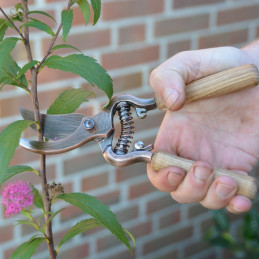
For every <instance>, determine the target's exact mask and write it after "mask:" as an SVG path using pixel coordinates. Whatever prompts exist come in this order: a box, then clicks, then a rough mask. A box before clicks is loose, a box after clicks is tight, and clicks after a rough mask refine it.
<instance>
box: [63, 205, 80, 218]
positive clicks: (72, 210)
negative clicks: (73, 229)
mask: <svg viewBox="0 0 259 259" xmlns="http://www.w3.org/2000/svg"><path fill="white" fill-rule="evenodd" d="M83 214H84V213H83V211H82V210H81V209H79V208H77V207H75V206H67V207H66V208H65V209H64V210H62V211H61V212H60V214H59V215H60V220H61V221H66V220H70V219H74V218H76V217H79V216H81V215H83Z"/></svg>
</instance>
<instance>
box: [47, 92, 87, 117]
mask: <svg viewBox="0 0 259 259" xmlns="http://www.w3.org/2000/svg"><path fill="white" fill-rule="evenodd" d="M90 94H91V92H89V91H87V90H84V89H70V90H66V91H64V92H62V93H61V94H60V95H59V97H58V98H57V99H56V100H55V102H54V103H52V104H51V106H50V107H49V109H48V111H47V114H66V113H73V112H75V111H76V109H77V108H78V107H79V106H80V105H81V104H82V103H84V102H86V101H87V100H86V98H87V97H88V96H89V95H90Z"/></svg>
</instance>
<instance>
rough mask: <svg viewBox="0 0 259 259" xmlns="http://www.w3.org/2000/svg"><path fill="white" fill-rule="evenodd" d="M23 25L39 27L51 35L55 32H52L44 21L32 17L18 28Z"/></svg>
mask: <svg viewBox="0 0 259 259" xmlns="http://www.w3.org/2000/svg"><path fill="white" fill-rule="evenodd" d="M23 27H33V28H36V29H39V30H41V31H44V32H46V33H48V34H50V35H51V36H53V37H54V36H55V33H54V32H53V30H52V29H51V28H50V27H49V26H48V25H47V24H46V23H43V22H41V21H38V20H36V19H33V20H32V21H29V22H26V23H24V24H23V25H22V26H21V27H20V29H21V28H23Z"/></svg>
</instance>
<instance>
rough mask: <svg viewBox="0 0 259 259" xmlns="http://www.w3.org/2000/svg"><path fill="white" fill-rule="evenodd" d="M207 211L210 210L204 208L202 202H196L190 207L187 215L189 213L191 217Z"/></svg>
mask: <svg viewBox="0 0 259 259" xmlns="http://www.w3.org/2000/svg"><path fill="white" fill-rule="evenodd" d="M207 212H208V209H206V208H204V207H203V206H201V205H200V204H194V205H193V206H191V207H190V208H189V209H188V213H187V215H188V218H189V219H191V218H194V217H197V216H199V215H201V214H202V213H207Z"/></svg>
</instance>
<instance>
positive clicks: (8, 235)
mask: <svg viewBox="0 0 259 259" xmlns="http://www.w3.org/2000/svg"><path fill="white" fill-rule="evenodd" d="M13 231H14V227H13V226H11V225H9V226H2V227H0V233H1V235H0V244H2V243H5V242H7V241H10V240H12V239H13Z"/></svg>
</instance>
